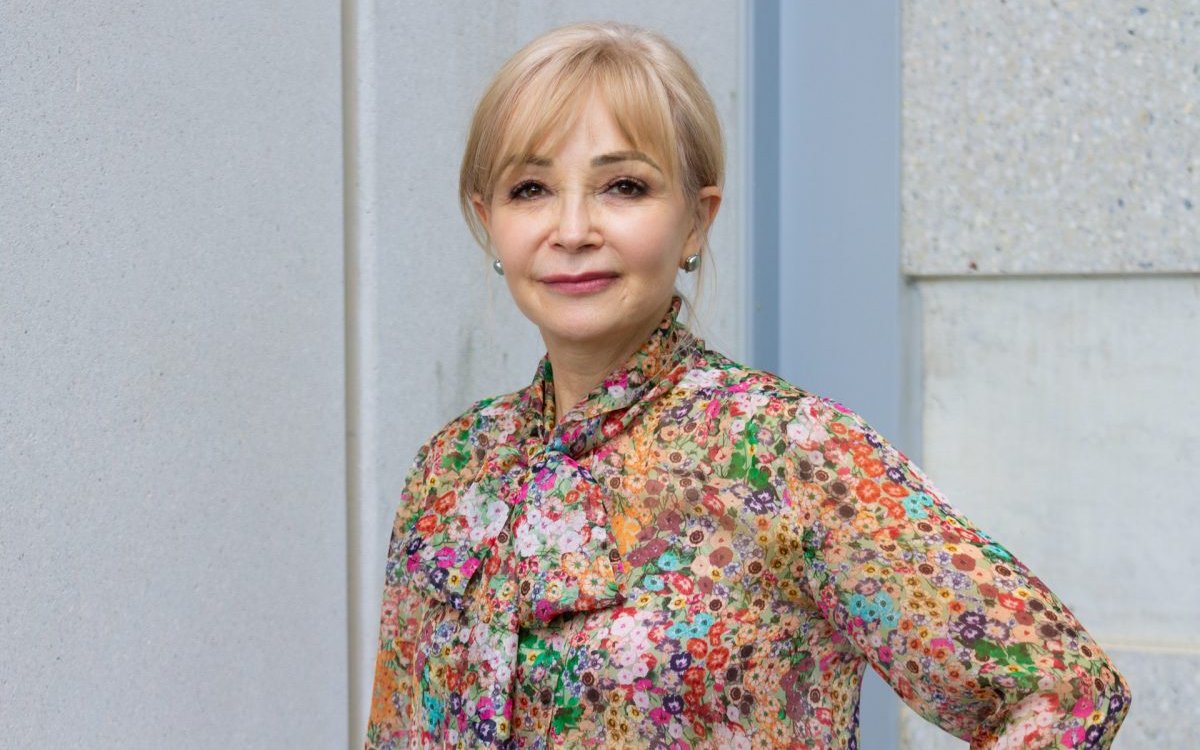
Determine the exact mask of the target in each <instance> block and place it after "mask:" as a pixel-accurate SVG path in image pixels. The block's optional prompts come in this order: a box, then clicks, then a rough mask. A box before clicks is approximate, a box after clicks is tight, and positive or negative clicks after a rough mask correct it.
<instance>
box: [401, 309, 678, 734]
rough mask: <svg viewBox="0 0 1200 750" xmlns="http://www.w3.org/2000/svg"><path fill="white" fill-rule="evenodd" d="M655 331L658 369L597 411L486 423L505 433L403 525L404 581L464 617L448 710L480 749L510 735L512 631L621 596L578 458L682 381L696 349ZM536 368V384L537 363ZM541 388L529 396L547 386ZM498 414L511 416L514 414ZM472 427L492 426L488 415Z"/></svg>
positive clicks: (623, 569) (599, 505) (596, 504)
mask: <svg viewBox="0 0 1200 750" xmlns="http://www.w3.org/2000/svg"><path fill="white" fill-rule="evenodd" d="M672 312H674V310H673V311H672ZM672 322H673V320H672ZM664 325H665V324H664ZM668 334H670V335H668ZM655 335H656V336H659V337H660V339H661V340H659V341H653V340H652V341H653V343H654V344H657V345H658V346H660V347H662V346H669V347H670V349H669V350H668V351H660V352H658V355H657V356H658V358H659V360H665V361H656V363H655V364H656V366H655V367H653V368H646V370H648V371H644V370H642V369H634V370H632V371H630V372H629V374H630V376H631V377H630V379H629V381H628V382H626V383H624V384H623V386H622V387H621V388H620V389H618V390H619V397H618V398H615V399H606V400H604V401H606V403H604V407H606V408H602V409H591V410H588V409H576V410H572V412H569V413H568V414H567V415H566V417H565V418H564V420H563V422H562V423H561V424H559V425H557V426H555V427H553V428H548V427H547V422H546V421H545V420H543V419H540V417H542V416H543V415H542V414H541V409H542V403H541V401H542V397H541V394H540V393H536V394H534V397H533V398H532V399H530V400H529V401H526V402H525V403H523V404H522V413H521V414H518V415H517V416H518V420H517V421H518V424H515V425H514V424H510V425H507V426H506V428H505V427H500V426H499V425H496V427H497V429H496V430H495V431H489V430H487V429H486V427H487V426H486V425H485V426H484V427H485V429H484V430H483V432H486V433H488V434H489V435H490V436H491V437H497V435H496V433H500V434H501V435H503V437H500V438H499V444H498V445H494V446H492V447H491V448H490V449H489V450H488V458H487V459H486V460H484V461H483V463H482V466H481V467H480V469H479V472H478V474H477V475H476V477H475V479H474V480H473V481H471V482H469V483H466V484H464V486H462V487H461V488H459V489H455V490H452V491H450V492H448V493H446V495H444V496H442V497H439V498H437V499H436V500H434V501H433V502H432V505H431V507H430V508H429V509H428V510H427V511H426V512H425V513H424V514H423V515H422V516H420V517H418V518H417V519H416V520H415V522H414V524H413V525H412V526H411V527H410V531H409V534H408V537H407V539H406V542H405V544H404V546H403V550H404V554H405V555H406V556H407V557H406V560H405V568H406V571H407V573H408V575H409V576H410V578H411V580H412V581H413V583H415V584H416V585H417V586H419V587H421V588H422V589H424V590H425V592H426V593H427V594H428V595H429V596H430V597H432V598H433V599H435V600H438V601H441V602H444V603H445V604H448V605H449V606H450V607H453V608H454V609H455V610H457V611H458V612H460V613H464V619H462V620H460V621H459V622H458V627H459V628H460V632H461V633H464V634H466V635H464V640H465V643H464V648H466V649H467V650H468V655H467V659H466V664H465V665H461V664H460V665H456V666H455V667H454V668H455V669H462V670H463V671H464V675H463V676H464V679H461V680H458V681H457V682H458V683H459V684H460V685H461V686H462V690H461V692H460V694H459V695H458V698H457V699H453V698H452V700H451V704H452V705H451V706H450V712H451V713H455V712H456V711H457V712H460V715H461V716H462V719H461V723H462V724H463V729H464V730H465V731H467V732H468V733H474V734H475V735H476V736H477V737H478V740H480V741H483V742H485V743H492V744H495V745H496V746H502V747H503V746H506V744H505V743H504V742H503V740H504V739H505V737H503V736H502V735H506V734H507V732H502V731H498V730H497V727H498V726H500V725H498V723H497V721H496V720H495V719H496V718H497V715H498V714H499V715H502V716H504V717H505V718H506V719H510V718H511V711H512V696H513V692H512V684H511V679H512V676H513V674H514V673H515V671H516V660H517V645H518V633H519V631H520V629H521V628H528V627H535V626H538V625H541V624H545V623H548V622H549V621H551V620H553V619H554V618H555V617H558V616H560V615H564V614H568V613H572V612H587V611H592V610H599V609H604V608H606V607H613V606H617V605H619V604H621V603H622V602H623V601H624V600H625V589H624V584H623V580H624V578H625V575H626V573H627V572H628V566H627V563H625V562H624V561H623V560H622V558H621V556H620V553H619V551H618V550H617V545H616V539H615V537H614V535H613V531H612V527H611V525H610V523H609V507H608V503H607V502H606V495H605V492H606V491H605V489H604V488H603V487H602V485H601V484H600V483H599V482H597V481H596V479H595V478H594V477H593V476H592V474H591V472H589V471H588V469H587V468H586V467H585V466H583V465H581V463H580V462H579V460H578V459H580V458H582V457H583V456H586V455H588V454H590V453H593V452H595V451H597V450H600V451H602V450H603V448H602V447H601V446H602V444H603V443H605V442H606V441H607V440H609V439H610V438H612V437H614V436H616V435H618V434H620V433H621V432H624V431H625V430H626V429H627V428H628V427H629V426H630V425H631V424H632V423H633V422H634V420H635V419H637V418H638V417H639V415H640V414H641V413H642V412H643V411H644V409H645V408H646V406H647V405H649V404H651V403H653V402H654V401H655V400H656V399H657V398H658V397H659V396H660V395H662V394H663V393H665V392H666V391H668V390H670V388H671V387H673V386H674V384H675V383H676V382H677V381H678V380H679V378H680V377H682V374H683V373H684V372H685V371H686V369H687V364H686V362H685V361H684V360H685V359H686V356H685V355H686V354H687V353H689V352H690V351H693V350H695V349H697V348H698V347H700V346H702V343H701V342H700V341H699V340H698V339H695V338H694V337H692V336H691V335H690V334H689V333H687V331H686V330H685V329H675V328H674V327H673V326H671V327H666V328H660V330H658V331H656V334H655ZM652 349H653V347H652ZM542 367H543V369H542V370H540V371H539V372H540V373H541V374H542V375H543V376H544V375H545V373H547V372H548V368H547V367H545V362H544V361H543V365H542ZM539 380H541V382H537V381H535V384H534V385H533V386H532V387H531V390H532V391H535V392H536V391H539V390H540V389H541V388H543V387H544V388H546V389H549V388H551V387H552V383H551V382H549V381H548V380H544V379H542V378H539ZM635 381H636V382H635ZM495 418H496V419H498V420H506V419H507V420H511V418H512V414H511V413H509V414H507V415H503V414H497V415H495ZM481 419H485V420H486V419H489V416H488V415H487V410H486V408H485V409H484V413H483V414H482V415H481ZM547 433H549V434H547ZM467 613H469V616H470V618H471V621H467V620H466V619H465V616H466V614H467ZM419 650H420V649H418V651H419ZM431 658H437V657H436V655H433V656H432V657H431ZM416 666H417V669H418V670H419V669H420V668H421V664H419V663H418V664H417V665H416ZM447 718H449V717H447ZM505 723H506V724H508V725H509V726H511V723H510V722H505Z"/></svg>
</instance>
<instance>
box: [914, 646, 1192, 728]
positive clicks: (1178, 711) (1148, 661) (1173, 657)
mask: <svg viewBox="0 0 1200 750" xmlns="http://www.w3.org/2000/svg"><path fill="white" fill-rule="evenodd" d="M1107 651H1108V655H1109V656H1110V657H1111V658H1112V660H1113V662H1114V663H1115V664H1116V665H1117V669H1119V670H1120V671H1121V674H1122V675H1124V676H1125V679H1126V680H1128V682H1129V685H1130V688H1131V690H1132V691H1133V703H1132V704H1131V705H1130V707H1129V715H1128V716H1126V717H1125V723H1124V724H1122V725H1121V731H1120V733H1119V734H1118V735H1117V738H1116V740H1115V741H1114V742H1113V745H1112V746H1113V750H1146V749H1147V748H1154V749H1155V750H1192V749H1193V748H1195V747H1196V738H1197V737H1200V713H1197V711H1196V708H1195V707H1196V706H1197V705H1200V651H1162V650H1155V649H1146V650H1139V649H1133V648H1110V649H1108V650H1107ZM900 747H901V748H902V749H903V750H964V749H965V748H966V747H968V745H967V743H966V742H963V741H962V740H960V739H958V738H956V737H953V736H952V735H949V734H946V733H945V732H943V731H941V730H940V729H938V728H937V727H935V726H934V725H933V724H930V723H929V722H927V721H925V720H924V719H922V718H921V717H920V716H918V715H917V714H916V713H915V712H913V711H911V710H909V709H908V708H907V707H905V708H903V709H901V713H900Z"/></svg>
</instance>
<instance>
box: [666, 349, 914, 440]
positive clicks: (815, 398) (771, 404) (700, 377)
mask: <svg viewBox="0 0 1200 750" xmlns="http://www.w3.org/2000/svg"><path fill="white" fill-rule="evenodd" d="M677 388H678V396H679V398H680V399H682V400H683V401H684V402H685V403H688V404H689V406H690V409H688V410H687V411H689V412H692V413H695V414H703V417H704V418H705V419H706V420H707V421H708V422H709V423H710V424H715V425H720V426H722V427H725V428H727V429H730V430H732V431H733V432H735V433H741V432H742V431H743V430H744V429H746V427H750V429H751V430H753V431H754V432H755V433H757V434H758V435H762V436H763V437H764V438H765V439H768V440H771V441H772V443H774V446H775V448H776V449H777V450H780V451H799V452H801V453H805V452H813V456H814V458H815V457H816V456H817V455H820V454H821V453H822V452H825V453H826V454H828V453H829V452H830V451H831V450H833V452H835V453H836V452H837V451H836V446H839V445H840V446H843V447H848V446H850V445H852V444H860V445H864V446H868V447H869V448H870V449H871V450H875V451H879V452H883V453H887V454H889V457H890V458H892V461H893V462H907V461H908V458H907V456H905V455H904V454H903V453H902V452H900V451H899V450H898V449H897V448H896V447H895V446H893V445H891V443H889V441H888V440H887V439H886V438H884V437H883V436H882V435H881V434H880V433H879V432H877V431H876V430H875V428H874V427H872V426H871V424H870V422H869V421H868V420H867V419H866V418H865V417H863V416H862V415H861V414H859V413H858V412H856V411H855V410H854V409H852V408H850V407H849V406H847V405H845V404H843V403H841V402H840V401H837V400H836V399H834V398H831V397H828V396H825V395H822V394H819V393H815V392H813V391H811V390H809V389H808V388H805V387H804V386H801V385H797V384H794V383H791V382H789V381H787V380H785V379H784V378H782V377H780V376H779V375H776V374H775V373H772V372H768V371H766V370H759V369H756V368H753V367H749V366H747V365H744V364H742V363H740V362H737V361H735V360H732V359H730V358H729V357H727V356H725V355H723V354H721V353H719V352H716V351H713V350H710V349H705V350H703V352H702V353H701V355H700V357H698V359H697V361H696V364H695V366H694V367H693V368H692V369H691V370H690V371H689V372H688V373H687V374H686V375H684V377H683V378H682V379H681V380H680V382H679V384H678V386H677ZM677 413H679V414H682V413H683V412H682V410H681V411H680V412H677ZM864 450H865V448H864ZM891 454H894V455H891Z"/></svg>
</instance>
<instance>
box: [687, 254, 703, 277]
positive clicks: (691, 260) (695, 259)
mask: <svg viewBox="0 0 1200 750" xmlns="http://www.w3.org/2000/svg"><path fill="white" fill-rule="evenodd" d="M699 267H700V253H693V254H692V255H689V256H688V257H686V258H684V260H683V270H685V271H687V272H688V273H691V272H692V271H695V270H696V269H697V268H699Z"/></svg>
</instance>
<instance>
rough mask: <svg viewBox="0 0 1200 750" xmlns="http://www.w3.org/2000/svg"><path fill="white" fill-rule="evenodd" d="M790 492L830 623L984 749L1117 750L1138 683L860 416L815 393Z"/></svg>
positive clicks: (799, 436)
mask: <svg viewBox="0 0 1200 750" xmlns="http://www.w3.org/2000/svg"><path fill="white" fill-rule="evenodd" d="M788 433H789V444H790V446H791V448H792V450H791V451H790V453H791V463H792V467H791V469H792V471H791V472H790V476H789V478H788V489H789V492H790V494H791V495H792V502H793V503H795V504H796V506H797V507H798V508H799V510H800V513H801V515H802V519H801V522H802V523H803V524H804V529H805V530H804V554H805V557H806V565H805V571H806V572H805V582H806V584H807V587H808V590H809V593H810V594H811V596H812V597H813V599H814V601H816V602H817V603H818V607H819V608H820V611H821V613H822V615H823V616H824V617H825V618H826V619H828V620H829V621H830V622H831V623H833V624H834V625H835V626H836V627H837V628H838V629H839V630H840V631H841V632H843V633H844V634H845V635H846V636H847V637H848V638H849V639H850V640H851V641H852V642H853V643H854V644H855V645H856V646H857V647H858V649H859V650H860V651H861V652H862V653H863V655H864V656H865V657H866V658H867V659H868V660H869V662H870V664H871V666H872V667H873V668H874V669H875V671H876V672H878V673H879V674H880V675H881V676H883V678H884V679H885V680H887V682H888V683H889V684H890V685H891V686H892V687H893V689H895V690H896V692H897V693H898V694H899V695H900V696H901V697H902V698H903V699H904V701H905V702H906V703H908V705H910V706H911V707H912V708H913V709H914V710H916V711H917V712H918V713H919V714H921V715H922V716H923V717H925V718H926V719H928V720H929V721H931V722H933V723H934V724H936V725H938V726H939V727H941V728H942V729H944V730H946V731H947V732H950V733H951V734H953V735H955V736H957V737H960V738H962V739H964V740H968V741H970V743H971V747H972V748H973V750H975V749H981V748H1107V747H1108V746H1109V745H1110V744H1111V742H1112V739H1113V736H1114V735H1115V734H1116V732H1117V729H1118V728H1119V727H1120V725H1121V722H1122V720H1123V719H1124V718H1125V715H1126V713H1127V711H1128V710H1129V702H1130V690H1129V686H1128V684H1126V682H1125V680H1124V678H1123V677H1122V676H1121V675H1120V673H1118V672H1117V670H1116V668H1115V667H1114V666H1113V664H1112V662H1111V661H1110V660H1109V659H1108V657H1107V656H1106V655H1105V654H1104V652H1103V651H1102V650H1101V649H1100V647H1099V646H1098V645H1097V644H1096V642H1095V641H1094V640H1093V639H1092V637H1091V636H1090V635H1089V634H1088V633H1087V632H1086V631H1085V630H1084V629H1083V626H1082V625H1080V623H1079V621H1078V620H1076V619H1075V616H1074V615H1073V614H1072V613H1071V611H1070V610H1069V609H1067V607H1066V605H1064V604H1063V603H1062V601H1061V600H1059V598H1058V597H1057V596H1055V594H1054V593H1053V592H1051V591H1050V589H1049V588H1047V587H1046V585H1045V584H1044V583H1042V581H1041V580H1040V579H1038V578H1037V577H1036V576H1035V575H1033V573H1031V572H1030V571H1029V569H1028V568H1026V567H1025V566H1024V565H1023V564H1022V563H1021V562H1020V561H1019V560H1017V559H1016V558H1015V557H1014V556H1013V555H1012V554H1011V553H1010V552H1009V551H1008V550H1007V549H1006V548H1005V547H1003V546H1002V545H1001V544H999V543H998V542H996V541H995V540H994V539H992V538H991V537H989V536H987V534H985V533H984V532H982V531H981V530H979V529H978V528H976V527H975V526H974V525H973V524H972V523H971V522H970V521H969V520H967V519H966V518H965V517H964V516H963V515H962V514H960V513H958V512H957V511H956V510H954V509H953V508H952V507H951V506H950V505H949V504H947V502H946V501H945V499H944V498H943V497H942V495H941V494H940V493H939V492H938V490H937V489H936V488H935V487H934V486H933V485H932V484H931V483H930V482H929V480H928V479H927V478H926V477H925V476H924V474H923V473H922V472H921V470H920V469H919V468H918V467H917V466H916V465H915V464H913V463H912V462H911V461H909V460H908V459H907V457H905V456H904V454H903V453H901V452H900V451H898V450H897V449H896V448H894V447H893V446H891V445H890V444H889V443H888V442H887V441H886V440H885V439H884V438H883V437H882V436H880V435H879V434H878V433H877V432H875V431H874V430H873V429H872V428H871V427H870V426H869V425H867V423H866V422H865V421H864V420H863V419H862V418H861V417H859V416H858V415H856V414H854V413H853V412H850V411H849V410H846V409H845V407H842V406H841V405H840V404H836V403H834V402H832V401H829V400H827V399H821V398H816V397H808V398H806V399H804V400H803V402H802V404H801V409H800V411H799V412H798V413H797V414H796V416H795V418H794V420H793V421H792V422H791V423H790V424H789V425H788Z"/></svg>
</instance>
